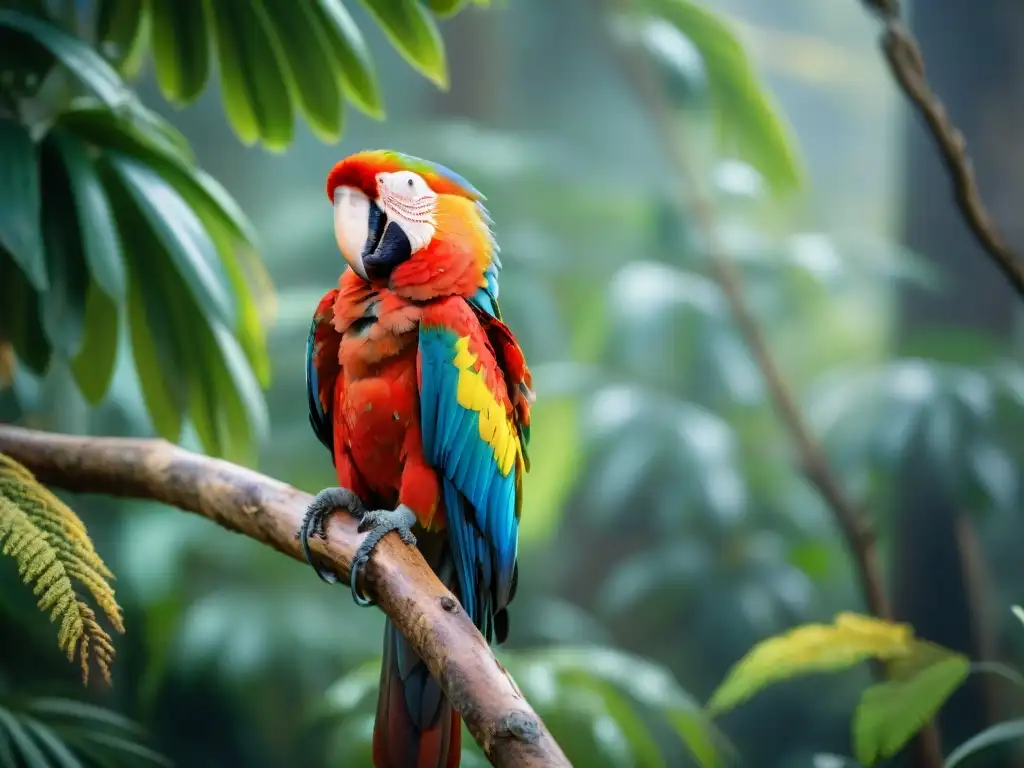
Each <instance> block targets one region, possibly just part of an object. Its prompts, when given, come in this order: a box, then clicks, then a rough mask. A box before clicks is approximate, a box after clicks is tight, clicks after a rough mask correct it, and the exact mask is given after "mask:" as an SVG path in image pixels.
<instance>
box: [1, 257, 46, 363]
mask: <svg viewBox="0 0 1024 768" xmlns="http://www.w3.org/2000/svg"><path fill="white" fill-rule="evenodd" d="M40 309H41V308H40V299H39V293H38V292H37V291H36V290H35V288H33V287H32V286H31V284H30V283H29V282H28V279H27V278H26V277H25V273H24V272H22V271H21V268H20V267H19V266H18V265H17V264H16V263H15V262H14V259H13V258H12V257H11V256H10V254H8V253H6V252H5V251H4V249H3V248H0V328H3V330H4V334H5V335H6V336H7V338H8V339H9V340H10V342H11V344H12V346H13V347H14V351H15V353H16V354H17V355H18V359H19V360H20V361H21V362H22V363H24V364H25V366H26V367H27V368H28V369H29V370H30V371H32V372H33V373H35V374H38V375H42V374H44V373H46V369H47V368H48V367H49V365H50V356H51V354H52V353H53V349H52V347H51V346H50V341H49V339H48V338H47V337H46V334H45V333H43V326H42V312H41V311H40Z"/></svg>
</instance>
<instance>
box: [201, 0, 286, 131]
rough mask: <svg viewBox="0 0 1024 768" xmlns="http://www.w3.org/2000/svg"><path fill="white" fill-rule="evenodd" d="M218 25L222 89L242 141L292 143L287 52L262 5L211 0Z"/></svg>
mask: <svg viewBox="0 0 1024 768" xmlns="http://www.w3.org/2000/svg"><path fill="white" fill-rule="evenodd" d="M209 7H210V8H211V9H212V12H213V25H214V28H215V30H216V40H217V51H218V54H219V61H220V85H221V95H222V98H223V100H224V110H225V112H226V114H227V117H228V122H230V123H231V127H232V128H233V129H234V131H235V133H236V134H237V135H238V137H239V139H240V140H241V141H242V143H243V144H245V145H247V146H251V145H252V144H255V143H256V141H257V140H260V139H262V141H263V143H264V145H265V146H266V147H267V149H269V150H272V151H282V150H284V149H285V148H287V146H288V145H289V144H291V141H292V136H293V131H294V124H293V115H292V101H291V97H290V95H289V93H288V84H287V83H286V82H285V79H284V71H283V70H284V66H285V62H284V57H283V54H282V53H281V51H280V47H279V46H278V45H277V42H276V40H275V39H274V38H273V37H272V35H271V34H270V33H269V31H268V28H269V26H270V20H269V19H268V18H267V16H266V13H264V11H263V6H262V5H253V4H251V3H248V2H244V1H243V0H218V1H217V2H211V3H209Z"/></svg>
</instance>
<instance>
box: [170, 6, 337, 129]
mask: <svg viewBox="0 0 1024 768" xmlns="http://www.w3.org/2000/svg"><path fill="white" fill-rule="evenodd" d="M169 1H170V0H169ZM260 2H261V4H262V6H263V12H264V13H265V14H266V15H267V17H268V18H269V19H270V22H271V23H270V24H268V25H267V31H268V32H269V33H270V34H271V35H273V36H274V38H275V39H276V41H277V44H278V46H280V48H281V51H282V52H283V54H284V60H285V62H286V64H287V66H286V67H285V73H286V74H287V76H288V87H289V89H290V92H291V94H292V99H293V100H294V101H295V102H296V103H297V104H298V106H299V109H300V110H301V111H302V114H304V115H305V116H306V120H307V121H308V122H309V127H310V128H311V129H312V130H313V133H315V134H316V135H317V136H318V137H319V138H320V139H321V140H322V141H325V142H329V143H333V142H336V141H337V140H338V139H340V138H341V134H342V126H343V124H344V111H343V110H344V102H343V101H342V100H341V91H340V89H339V87H338V83H337V80H336V79H335V76H334V60H333V58H332V56H331V50H330V43H329V42H328V40H327V35H326V34H325V33H324V31H323V30H321V29H320V22H319V20H318V19H317V17H316V13H315V11H314V10H313V7H312V4H310V3H307V2H303V3H296V4H295V5H292V6H288V5H284V4H282V3H280V2H274V0H270V2H267V0H260Z"/></svg>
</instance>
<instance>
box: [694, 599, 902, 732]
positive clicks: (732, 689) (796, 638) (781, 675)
mask: <svg viewBox="0 0 1024 768" xmlns="http://www.w3.org/2000/svg"><path fill="white" fill-rule="evenodd" d="M913 645H914V633H913V630H912V629H911V627H910V625H908V624H898V623H894V622H890V621H882V620H881V619H875V618H872V617H870V616H862V615H859V614H855V613H840V614H839V615H837V616H836V618H835V621H834V623H833V624H805V625H803V626H800V627H796V628H794V629H792V630H790V631H789V632H786V633H785V634H782V635H776V636H775V637H770V638H768V639H767V640H763V641H762V642H760V643H758V644H757V645H755V646H754V647H753V648H752V649H751V650H750V651H749V652H748V653H747V655H746V656H744V657H743V658H742V659H740V660H739V662H737V663H736V664H735V665H734V666H733V668H732V669H731V670H730V671H729V674H728V675H726V678H725V681H724V682H723V683H722V684H721V685H720V686H719V687H718V690H716V691H715V693H714V695H712V697H711V701H710V702H709V703H708V710H709V711H710V712H711V713H712V714H720V713H722V712H725V711H727V710H729V709H732V708H733V707H735V706H737V705H738V704H741V703H742V702H744V701H746V700H747V699H749V698H750V697H751V696H753V695H754V694H755V693H758V692H759V691H761V690H763V689H764V688H767V687H768V686H769V685H772V684H774V683H778V682H781V681H783V680H789V679H790V678H793V677H797V676H799V675H805V674H808V673H811V672H827V671H835V670H841V669H846V668H848V667H852V666H853V665H854V664H857V663H859V662H861V661H864V660H865V659H880V660H882V661H889V660H892V659H898V658H902V657H906V656H908V655H910V653H911V651H912V648H913Z"/></svg>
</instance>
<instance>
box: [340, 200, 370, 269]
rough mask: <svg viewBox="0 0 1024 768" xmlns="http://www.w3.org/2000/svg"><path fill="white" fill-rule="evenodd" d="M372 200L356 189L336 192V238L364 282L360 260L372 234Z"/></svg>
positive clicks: (351, 265)
mask: <svg viewBox="0 0 1024 768" xmlns="http://www.w3.org/2000/svg"><path fill="white" fill-rule="evenodd" d="M369 216H370V198H368V197H367V196H366V195H364V194H363V193H362V192H361V191H360V190H358V189H356V188H355V187H337V188H335V190H334V238H335V240H337V241H338V248H339V250H341V255H342V256H344V257H345V261H347V262H348V264H349V266H350V267H352V269H353V270H355V273H356V274H357V275H359V276H360V277H361V278H363V279H364V280H365V279H366V270H365V269H364V268H363V261H362V259H361V258H360V257H361V256H362V253H363V248H364V246H365V245H366V238H367V237H368V236H369V234H370V225H369Z"/></svg>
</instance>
